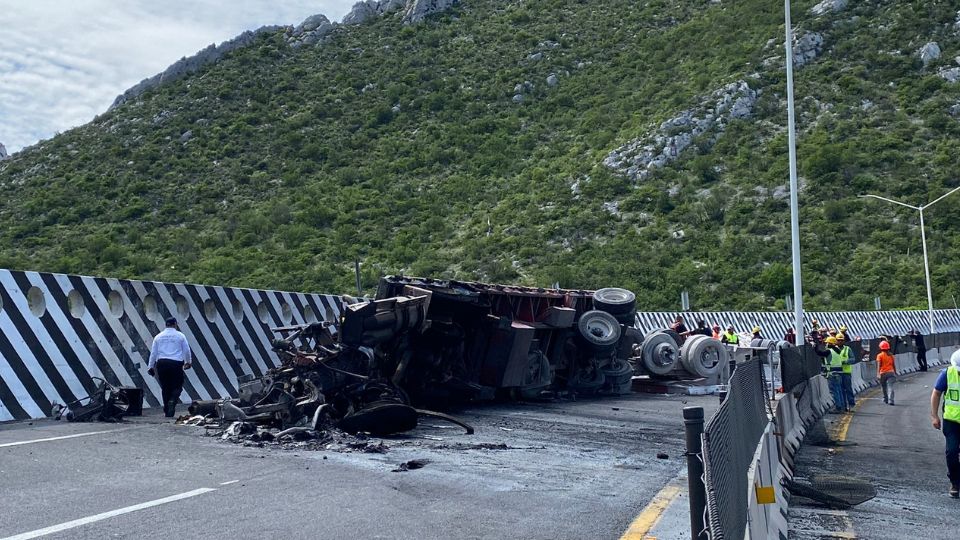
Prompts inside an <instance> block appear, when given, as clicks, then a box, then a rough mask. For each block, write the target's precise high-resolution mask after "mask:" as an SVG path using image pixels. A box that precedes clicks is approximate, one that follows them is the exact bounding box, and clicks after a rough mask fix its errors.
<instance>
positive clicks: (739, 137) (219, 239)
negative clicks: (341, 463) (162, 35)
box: [0, 0, 960, 310]
mask: <svg viewBox="0 0 960 540" xmlns="http://www.w3.org/2000/svg"><path fill="white" fill-rule="evenodd" d="M792 16H793V21H794V23H795V25H796V27H795V28H794V35H795V41H794V54H793V59H792V61H793V62H794V64H795V66H796V68H797V71H796V85H795V86H796V95H797V121H798V129H799V133H798V156H799V170H800V175H801V182H800V183H801V187H802V189H801V194H800V202H801V232H802V249H803V258H804V266H803V268H804V282H805V292H806V293H807V295H808V296H807V298H806V301H807V305H808V307H810V308H811V309H851V310H853V309H856V310H865V309H872V306H873V298H874V297H875V296H880V297H881V301H882V302H883V305H884V307H885V308H896V307H916V306H924V305H925V289H924V280H923V265H922V261H921V259H920V258H919V257H918V254H919V253H920V251H921V246H920V234H919V230H918V224H917V216H915V215H914V214H913V213H911V212H909V211H907V210H906V209H902V208H898V207H895V206H893V205H889V206H888V205H884V204H882V203H880V202H877V201H870V200H864V199H862V198H859V197H858V196H859V195H863V194H867V193H874V194H878V195H883V196H886V197H892V198H895V199H898V200H903V201H905V202H907V203H910V204H921V203H923V202H926V201H930V200H933V199H934V198H936V197H938V196H940V195H941V194H943V193H945V192H946V191H948V190H949V189H952V188H953V187H955V186H957V185H960V179H958V177H957V175H956V171H957V170H958V168H960V152H958V150H960V148H958V142H960V82H958V81H960V13H958V12H957V9H956V7H955V6H954V5H952V4H951V3H949V2H945V1H937V0H934V1H932V2H931V1H926V2H919V1H909V0H907V1H902V2H881V1H879V0H864V1H847V0H824V1H822V2H813V1H811V0H808V1H805V2H804V1H800V2H795V3H794V13H793V14H792ZM782 20H783V13H782V7H781V5H780V4H776V3H770V2H761V1H759V0H740V1H737V2H729V1H727V0H711V1H704V0H664V1H658V2H634V1H630V0H606V1H603V2H585V1H576V2H569V1H566V0H525V1H522V2H504V1H495V0H464V1H463V2H460V3H455V2H452V1H441V0H407V1H402V0H380V1H374V0H368V1H365V2H360V3H358V4H357V5H356V6H355V7H354V9H353V10H352V11H351V13H350V14H349V15H348V16H347V17H345V18H344V20H343V21H342V22H340V23H334V22H331V21H330V20H329V19H327V18H326V17H324V16H322V15H316V16H313V17H310V18H308V19H307V20H305V21H303V22H302V23H300V24H299V25H296V26H288V27H275V28H263V29H260V30H257V31H254V32H250V33H246V34H244V35H242V36H239V37H238V38H236V39H234V40H232V41H230V42H227V43H224V44H221V45H219V46H211V47H210V48H208V49H205V50H204V51H201V52H200V53H199V54H198V55H197V56H195V57H192V58H189V59H184V60H181V61H180V62H178V63H177V64H174V66H171V68H169V69H168V70H166V71H165V72H164V73H162V74H160V75H157V76H156V77H152V78H151V79H148V80H147V81H144V82H143V83H141V84H140V85H138V86H137V87H135V88H133V89H131V90H129V91H128V92H126V93H125V94H124V95H123V96H121V97H120V98H118V101H117V103H116V104H115V106H114V107H112V108H111V110H110V111H108V112H106V113H105V114H103V115H101V116H100V117H98V118H96V119H95V120H94V121H93V122H91V123H90V124H87V125H85V126H82V127H79V128H77V129H74V130H71V131H69V132H66V133H63V134H61V135H59V136H57V137H55V138H54V139H52V140H50V141H45V142H43V143H40V144H38V145H36V146H34V147H31V148H28V149H25V150H24V151H21V152H18V153H17V154H16V155H15V156H13V157H12V159H8V160H5V161H4V162H3V163H2V164H0V188H2V189H3V190H4V193H5V194H6V195H7V196H6V197H4V198H3V199H2V200H0V223H2V224H3V226H2V227H0V246H2V247H3V249H0V267H10V268H29V269H38V270H53V271H66V272H78V273H85V274H103V275H116V276H126V277H138V278H153V279H164V280H185V281H194V282H207V283H221V284H229V285H239V286H257V287H278V288H289V289H299V290H314V291H329V292H343V291H348V290H351V288H352V282H353V263H354V261H355V260H356V259H360V260H361V262H362V269H363V276H362V279H363V284H364V286H365V287H368V288H370V290H372V287H373V286H374V285H375V283H376V279H377V277H378V276H379V275H380V274H382V273H407V274H420V275H431V276H448V277H458V278H464V279H478V280H487V281H496V282H516V283H523V284H531V285H541V286H548V285H550V284H552V283H555V282H559V283H560V284H561V285H562V286H565V287H584V288H588V287H591V288H592V287H601V286H612V285H619V286H625V287H629V288H631V289H633V290H635V291H637V292H638V302H639V303H640V306H641V307H642V308H643V309H659V308H675V307H676V306H677V304H678V298H679V295H680V292H681V291H684V290H686V291H689V292H690V297H691V300H692V303H693V305H694V307H695V308H705V309H706V308H710V309H773V308H782V307H783V304H784V297H785V296H786V295H787V294H789V292H790V290H791V272H790V235H789V226H788V223H789V210H788V199H789V190H788V188H787V185H788V175H787V149H786V140H787V137H786V130H785V123H786V104H785V100H784V80H785V75H784V47H783V43H782V42H783V34H784V32H783V25H782ZM957 197H960V196H957ZM901 210H903V211H901ZM925 217H926V218H927V227H928V231H927V232H928V240H929V249H930V259H931V270H932V278H933V284H934V287H933V290H934V295H935V301H936V303H937V305H939V306H943V307H953V306H954V298H955V297H958V296H960V266H957V265H956V264H953V261H955V260H956V259H957V257H958V256H960V228H958V227H960V226H958V223H960V198H957V199H947V200H946V201H945V202H943V203H939V204H938V205H937V206H936V207H934V208H931V209H930V210H928V212H927V213H926V215H925Z"/></svg>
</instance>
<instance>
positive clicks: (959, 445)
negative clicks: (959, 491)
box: [943, 420, 960, 486]
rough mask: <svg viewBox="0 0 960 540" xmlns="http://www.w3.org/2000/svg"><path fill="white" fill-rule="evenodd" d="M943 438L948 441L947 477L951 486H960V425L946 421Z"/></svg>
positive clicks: (944, 422)
mask: <svg viewBox="0 0 960 540" xmlns="http://www.w3.org/2000/svg"><path fill="white" fill-rule="evenodd" d="M943 436H944V437H946V439H947V451H946V454H947V476H948V477H949V478H950V483H951V484H953V485H954V486H956V485H960V424H958V423H956V422H951V421H950V420H944V421H943Z"/></svg>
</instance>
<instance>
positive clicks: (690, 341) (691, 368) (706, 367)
mask: <svg viewBox="0 0 960 540" xmlns="http://www.w3.org/2000/svg"><path fill="white" fill-rule="evenodd" d="M729 361H730V351H728V350H727V348H726V347H724V346H723V344H722V343H720V342H719V341H718V340H716V339H713V338H712V337H708V336H700V335H697V336H690V337H689V338H687V341H686V343H684V344H683V347H682V348H681V349H680V362H681V365H682V366H683V369H685V370H687V371H688V372H689V373H690V374H692V375H695V376H697V377H710V376H712V375H716V374H717V373H718V372H719V371H720V368H721V366H724V365H726V363H727V362H729Z"/></svg>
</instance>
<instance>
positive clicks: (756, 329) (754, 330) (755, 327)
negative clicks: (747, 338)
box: [753, 326, 760, 334]
mask: <svg viewBox="0 0 960 540" xmlns="http://www.w3.org/2000/svg"><path fill="white" fill-rule="evenodd" d="M758 332H760V327H759V326H754V327H753V333H754V334H756V333H758Z"/></svg>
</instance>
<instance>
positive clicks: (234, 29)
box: [0, 0, 355, 152]
mask: <svg viewBox="0 0 960 540" xmlns="http://www.w3.org/2000/svg"><path fill="white" fill-rule="evenodd" d="M354 1H355V0H283V1H281V2H277V1H271V0H219V1H216V0H192V1H188V0H166V1H163V2H157V1H156V0H125V1H116V0H0V28H2V29H3V30H2V32H0V142H2V143H4V144H5V145H6V147H7V150H8V151H10V152H15V151H17V150H20V149H21V148H23V147H25V146H29V145H31V144H34V143H35V142H37V141H39V140H41V139H47V138H50V137H52V136H53V135H54V134H56V133H57V132H61V131H65V130H67V129H70V128H72V127H76V126H78V125H81V124H84V123H86V122H89V121H90V120H92V119H93V117H94V116H96V115H97V114H100V113H102V112H103V111H105V110H106V109H107V107H109V106H110V103H112V102H113V99H114V98H115V97H116V96H117V95H118V94H120V93H122V92H123V91H124V90H126V89H127V88H129V87H131V86H133V85H134V84H136V83H138V82H140V80H142V79H145V78H147V77H150V76H152V75H155V74H157V73H159V72H161V71H163V70H164V69H165V68H166V67H167V66H169V65H170V64H172V63H173V62H175V61H177V60H178V59H180V58H181V57H183V56H190V55H191V54H193V53H195V52H197V51H198V50H200V49H202V48H204V47H206V46H207V45H209V44H211V43H220V42H222V41H224V40H227V39H230V38H232V37H233V36H235V35H237V34H239V33H241V32H243V31H244V30H252V29H255V28H258V27H260V26H263V25H269V24H297V23H299V22H300V21H302V20H303V19H305V18H306V17H307V16H309V15H313V14H316V13H323V14H325V15H327V17H329V18H330V19H331V20H339V19H341V18H342V17H343V15H345V14H346V13H347V11H349V9H350V6H351V5H352V4H353V3H354Z"/></svg>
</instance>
